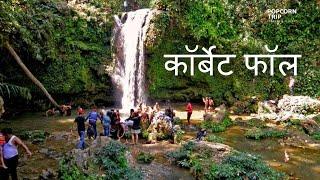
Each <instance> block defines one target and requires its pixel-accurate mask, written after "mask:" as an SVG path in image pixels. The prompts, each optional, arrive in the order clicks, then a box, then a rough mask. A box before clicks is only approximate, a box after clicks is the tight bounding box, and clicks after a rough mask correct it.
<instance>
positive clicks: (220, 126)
mask: <svg viewBox="0 0 320 180" xmlns="http://www.w3.org/2000/svg"><path fill="white" fill-rule="evenodd" d="M232 125H233V122H232V120H231V118H230V117H229V116H225V118H224V119H223V120H222V121H221V122H220V123H218V122H214V121H203V122H202V123H201V125H200V126H201V128H205V129H211V131H212V132H213V133H216V132H223V131H225V130H226V129H227V128H228V127H230V126H232Z"/></svg>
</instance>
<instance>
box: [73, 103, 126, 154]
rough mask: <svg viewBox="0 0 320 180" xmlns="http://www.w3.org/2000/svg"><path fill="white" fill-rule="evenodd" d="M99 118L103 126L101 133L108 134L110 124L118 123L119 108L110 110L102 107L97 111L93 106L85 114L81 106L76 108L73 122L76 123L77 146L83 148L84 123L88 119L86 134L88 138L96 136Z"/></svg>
mask: <svg viewBox="0 0 320 180" xmlns="http://www.w3.org/2000/svg"><path fill="white" fill-rule="evenodd" d="M98 120H100V121H101V124H102V126H103V135H104V136H110V130H111V126H112V125H115V124H119V123H120V112H119V110H116V111H114V110H113V109H111V110H110V111H107V110H105V108H102V109H101V110H100V111H99V112H98V111H97V108H96V107H95V106H94V107H93V108H92V110H91V111H90V112H89V113H88V114H87V115H86V116H85V112H84V110H83V109H82V108H78V116H77V117H76V118H75V120H74V122H75V123H76V124H77V130H78V134H79V137H80V142H79V145H78V146H79V148H81V149H84V148H85V141H84V139H85V131H86V126H85V123H86V121H88V128H87V136H88V138H89V139H90V138H91V137H93V138H94V139H96V138H97V136H98V130H97V121H98Z"/></svg>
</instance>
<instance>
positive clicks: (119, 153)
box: [95, 141, 142, 179]
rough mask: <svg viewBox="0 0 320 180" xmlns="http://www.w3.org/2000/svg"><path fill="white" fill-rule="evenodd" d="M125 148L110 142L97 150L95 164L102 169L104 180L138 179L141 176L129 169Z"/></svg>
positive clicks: (115, 142) (117, 143)
mask: <svg viewBox="0 0 320 180" xmlns="http://www.w3.org/2000/svg"><path fill="white" fill-rule="evenodd" d="M126 150H127V148H126V147H125V146H124V145H123V144H121V143H120V142H118V141H110V142H109V143H108V144H107V145H106V146H104V147H103V148H102V149H101V150H99V151H98V152H97V153H96V155H95V157H96V160H95V161H96V163H97V164H99V165H101V166H102V167H103V170H104V172H105V174H106V177H105V179H140V178H141V176H142V174H141V173H140V172H138V171H136V170H134V169H132V168H130V167H129V165H128V162H127V159H126V156H125V153H126Z"/></svg>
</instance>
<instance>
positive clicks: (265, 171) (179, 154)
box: [169, 142, 285, 180]
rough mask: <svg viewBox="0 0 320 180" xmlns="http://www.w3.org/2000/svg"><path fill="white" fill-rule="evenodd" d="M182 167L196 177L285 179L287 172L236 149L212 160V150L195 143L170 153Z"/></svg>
mask: <svg viewBox="0 0 320 180" xmlns="http://www.w3.org/2000/svg"><path fill="white" fill-rule="evenodd" d="M169 157H171V158H173V159H174V162H175V163H176V164H177V165H178V166H181V167H185V168H189V169H190V171H191V173H192V175H193V176H194V177H195V178H196V179H210V180H211V179H252V180H253V179H285V174H283V173H279V172H277V171H275V170H273V169H271V168H270V167H268V166H267V165H266V164H265V163H264V162H263V161H262V160H261V159H260V158H258V157H255V156H252V155H250V154H247V153H242V152H238V151H234V152H232V153H231V154H229V155H227V156H226V157H224V159H222V161H221V163H215V161H213V160H212V158H211V157H212V151H211V150H209V151H208V149H206V148H201V149H199V148H194V143H193V142H189V143H187V144H185V145H184V146H183V147H182V148H181V149H179V150H178V151H175V152H172V153H170V154H169Z"/></svg>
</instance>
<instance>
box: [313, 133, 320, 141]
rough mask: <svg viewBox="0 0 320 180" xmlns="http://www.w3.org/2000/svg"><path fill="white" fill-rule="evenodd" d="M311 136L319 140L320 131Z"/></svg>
mask: <svg viewBox="0 0 320 180" xmlns="http://www.w3.org/2000/svg"><path fill="white" fill-rule="evenodd" d="M311 137H312V138H313V139H315V140H320V132H316V133H313V134H312V135H311Z"/></svg>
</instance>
